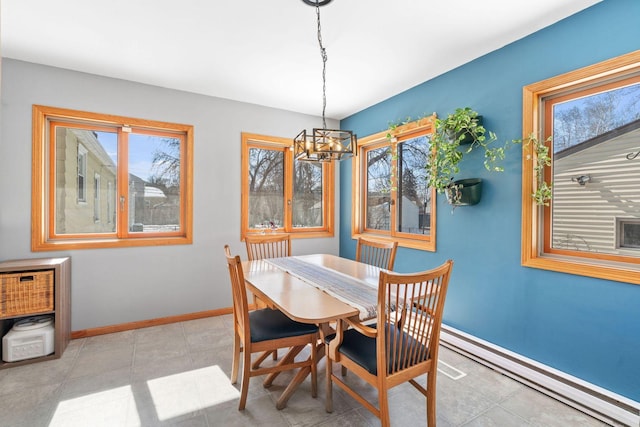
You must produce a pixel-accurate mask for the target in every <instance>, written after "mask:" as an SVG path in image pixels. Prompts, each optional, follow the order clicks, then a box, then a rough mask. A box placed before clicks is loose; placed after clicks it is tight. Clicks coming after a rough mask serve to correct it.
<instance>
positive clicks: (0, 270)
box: [0, 257, 71, 369]
mask: <svg viewBox="0 0 640 427" xmlns="http://www.w3.org/2000/svg"><path fill="white" fill-rule="evenodd" d="M22 277H27V278H28V280H33V279H32V277H36V278H42V280H43V281H49V280H50V278H51V277H53V287H52V291H53V304H47V303H42V301H41V300H40V299H38V300H36V302H35V303H27V304H23V303H22V301H16V298H22V297H20V296H19V295H18V294H17V293H14V294H13V295H11V296H10V298H12V299H13V301H12V304H13V305H11V304H8V303H7V302H8V301H5V299H6V298H7V296H6V294H3V295H0V297H1V298H3V299H2V300H0V304H3V305H2V307H0V308H1V309H0V337H4V335H5V334H6V333H7V332H9V331H10V330H11V328H12V327H13V324H14V323H15V322H16V321H18V320H20V319H22V318H25V317H31V316H35V315H38V316H39V315H44V314H50V315H53V316H54V351H53V354H50V355H48V356H42V357H37V358H33V359H26V360H20V361H17V362H10V363H9V362H4V361H2V360H0V369H3V368H8V367H13V366H20V365H25V364H28V363H34V362H39V361H42V360H49V359H58V358H60V357H61V356H62V353H63V352H64V350H65V348H66V347H67V344H69V340H70V337H71V258H68V257H65V258H35V259H21V260H13V261H4V262H0V279H5V282H4V283H10V282H11V281H13V280H20V278H22ZM47 283H48V282H47ZM39 289H40V290H39V291H38V292H44V293H46V292H48V289H49V288H47V287H46V286H44V284H43V285H42V286H41V287H40V288H39ZM0 292H2V289H0ZM16 295H18V296H16ZM25 298H26V297H25ZM16 307H19V308H16ZM25 307H26V308H25ZM1 346H2V341H1V340H0V350H1ZM0 353H1V352H0Z"/></svg>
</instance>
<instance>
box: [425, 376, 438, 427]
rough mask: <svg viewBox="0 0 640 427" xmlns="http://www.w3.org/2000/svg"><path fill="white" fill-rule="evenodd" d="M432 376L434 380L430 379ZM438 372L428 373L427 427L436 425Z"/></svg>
mask: <svg viewBox="0 0 640 427" xmlns="http://www.w3.org/2000/svg"><path fill="white" fill-rule="evenodd" d="M431 377H433V378H434V381H429V380H430V379H431ZM435 377H436V373H435V372H434V373H432V374H427V427H436V382H435Z"/></svg>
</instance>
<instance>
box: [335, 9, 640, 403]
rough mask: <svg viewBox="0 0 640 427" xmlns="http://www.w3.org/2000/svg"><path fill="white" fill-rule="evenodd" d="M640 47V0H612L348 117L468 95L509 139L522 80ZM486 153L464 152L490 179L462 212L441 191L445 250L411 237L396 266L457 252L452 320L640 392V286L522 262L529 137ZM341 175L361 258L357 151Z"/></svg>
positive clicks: (344, 226) (348, 253) (514, 131)
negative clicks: (354, 215) (496, 165)
mask: <svg viewBox="0 0 640 427" xmlns="http://www.w3.org/2000/svg"><path fill="white" fill-rule="evenodd" d="M479 31H482V29H481V28H480V29H479ZM638 49H640V1H638V0H605V1H603V2H601V3H598V4H596V5H595V6H593V7H591V8H589V9H586V10H584V11H582V12H580V13H578V14H575V15H573V16H571V17H569V18H567V19H565V20H563V21H560V22H558V23H556V24H554V25H552V26H550V27H547V28H545V29H543V30H541V31H539V32H537V33H535V34H532V35H530V36H528V37H526V38H524V39H521V40H519V41H517V42H514V43H512V44H510V45H507V46H505V47H503V48H502V49H499V50H497V51H494V52H492V53H490V54H487V55H485V56H483V57H481V58H479V59H477V60H474V61H472V62H470V63H468V64H465V65H463V66H461V67H459V68H457V69H455V70H452V71H450V72H448V73H446V74H444V75H441V76H439V77H437V78H434V79H432V80H429V81H426V82H424V83H422V84H420V85H419V86H416V87H414V88H412V89H410V90H407V91H406V92H403V93H400V94H398V95H396V96H394V97H392V98H390V99H388V100H386V101H384V102H381V103H379V104H377V105H374V106H372V107H370V108H368V109H366V110H364V111H361V112H359V113H357V114H354V115H352V116H350V117H347V118H346V119H344V120H343V121H342V122H341V127H342V128H343V129H351V130H353V131H355V132H356V133H357V134H358V135H360V136H366V135H370V134H373V133H376V132H380V131H383V130H385V129H386V128H387V126H388V123H389V122H395V121H398V120H399V119H404V118H406V117H407V116H410V117H413V118H417V117H419V116H422V115H424V114H425V113H426V114H430V113H432V112H434V111H435V112H436V113H437V114H438V115H439V116H441V117H442V116H445V115H447V114H449V113H451V112H453V110H455V108H457V107H464V106H469V107H471V108H473V109H475V110H477V111H478V112H479V113H480V114H482V115H483V119H484V125H485V127H486V128H487V129H490V130H493V131H494V132H496V134H497V135H498V140H499V141H502V142H504V141H507V140H512V139H514V138H520V137H521V136H522V87H523V86H525V85H528V84H531V83H534V82H537V81H540V80H544V79H547V78H550V77H553V76H556V75H558V74H562V73H565V72H568V71H572V70H575V69H578V68H581V67H584V66H587V65H591V64H594V63H597V62H600V61H603V60H606V59H610V58H614V57H616V56H619V55H622V54H625V53H629V52H632V51H635V50H638ZM354 54H355V52H354ZM416 54H423V55H429V52H428V49H427V48H425V49H424V51H423V52H416ZM433 60H434V61H436V60H437V58H433ZM482 160H483V159H482V153H471V155H469V156H468V157H467V156H465V159H464V160H463V164H462V172H461V173H460V174H459V175H458V177H457V178H472V177H480V178H482V179H483V180H484V183H483V185H484V188H483V194H482V200H481V202H480V203H479V204H478V205H476V206H470V207H460V208H458V209H456V210H455V212H454V213H453V214H452V213H451V209H450V207H449V206H448V205H447V204H446V202H445V201H444V199H443V196H440V195H439V196H438V201H437V251H436V252H425V251H418V250H413V249H407V248H400V249H399V250H398V255H397V258H396V269H397V270H398V271H402V272H409V271H417V270H423V269H427V268H431V267H434V266H436V265H438V264H439V263H441V262H443V261H444V260H446V259H448V258H451V259H453V260H454V262H455V264H454V268H453V274H452V279H451V284H450V287H449V294H448V296H447V303H446V309H445V315H444V322H445V323H446V324H448V325H450V326H452V327H455V328H458V329H460V330H463V331H465V332H468V333H470V334H473V335H475V336H477V337H479V338H482V339H484V340H487V341H490V342H492V343H494V344H496V345H499V346H501V347H504V348H507V349H509V350H511V351H514V352H517V353H519V354H522V355H524V356H526V357H528V358H531V359H534V360H537V361H539V362H541V363H544V364H546V365H549V366H551V367H554V368H556V369H559V370H561V371H564V372H567V373H569V374H571V375H574V376H576V377H578V378H581V379H583V380H585V381H588V382H591V383H593V384H596V385H598V386H600V387H603V388H605V389H608V390H611V391H613V392H615V393H618V394H620V395H623V396H626V397H628V398H630V399H633V400H635V401H640V286H639V285H632V284H626V283H618V282H612V281H607V280H600V279H592V278H587V277H582V276H574V275H569V274H563V273H556V272H549V271H543V270H538V269H531V268H525V267H522V266H521V265H520V215H521V172H522V167H521V147H520V146H515V147H512V148H511V149H510V150H509V152H508V153H507V159H506V161H505V162H504V166H505V169H506V170H505V172H503V173H489V172H487V171H485V169H484V167H483V165H482ZM340 177H341V180H340V224H341V225H340V255H341V256H345V257H349V258H353V257H354V256H355V241H354V240H352V239H351V208H352V206H351V164H350V162H342V163H341V165H340Z"/></svg>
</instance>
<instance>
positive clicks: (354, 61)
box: [0, 0, 600, 119]
mask: <svg viewBox="0 0 640 427" xmlns="http://www.w3.org/2000/svg"><path fill="white" fill-rule="evenodd" d="M1 1H2V3H1V5H0V7H1V9H0V16H1V35H0V37H1V39H0V40H1V43H2V44H1V48H2V55H3V56H4V57H8V58H14V59H19V60H23V61H29V62H35V63H40V64H46V65H51V66H55V67H61V68H67V69H71V70H77V71H83V72H87V73H92V74H99V75H104V76H109V77H115V78H120V79H125V80H131V81H136V82H141V83H147V84H151V85H156V86H162V87H166V88H172V89H179V90H184V91H189V92H194V93H200V94H205V95H211V96H217V97H221V98H228V99H233V100H238V101H243V102H249V103H254V104H260V105H265V106H269V107H275V108H281V109H285V110H291V111H297V112H301V113H307V114H312V115H316V116H319V115H321V113H322V59H321V56H320V49H319V47H318V39H317V33H316V31H317V27H316V25H317V24H316V13H315V8H314V7H311V6H308V5H306V4H305V3H304V2H303V1H302V0H270V1H265V0H244V1H242V0H227V1H222V0H109V1H105V0H103V1H87V0H58V1H51V0H1ZM598 1H600V0H536V1H512V0H483V1H478V0H447V1H443V0H431V1H424V0H334V1H333V2H332V3H331V4H328V5H326V6H323V7H321V8H320V15H321V26H322V40H323V44H324V46H325V48H326V51H327V55H328V60H327V74H326V76H327V77H326V78H327V109H326V116H327V117H328V118H335V119H342V118H344V117H346V116H349V115H351V114H353V113H356V112H358V111H360V110H362V109H364V108H366V107H369V106H371V105H373V104H376V103H378V102H380V101H382V100H384V99H386V98H389V97H390V96H393V95H395V94H397V93H399V92H402V91H404V90H406V89H409V88H411V87H413V86H415V85H417V84H419V83H422V82H424V81H426V80H429V79H431V78H433V77H435V76H438V75H440V74H442V73H444V72H446V71H448V70H451V69H453V68H455V67H457V66H459V65H462V64H464V63H466V62H469V61H471V60H473V59H475V58H478V57H480V56H482V55H484V54H486V53H488V52H491V51H493V50H496V49H499V48H500V47H502V46H505V45H506V44H508V43H511V42H513V41H515V40H518V39H520V38H522V37H524V36H526V35H528V34H531V33H533V32H535V31H537V30H539V29H541V28H544V27H546V26H548V25H551V24H553V23H554V22H557V21H559V20H561V19H563V18H565V17H567V16H569V15H572V14H574V13H576V12H578V11H580V10H582V9H585V8H587V7H589V6H591V5H593V4H595V3H597V2H598Z"/></svg>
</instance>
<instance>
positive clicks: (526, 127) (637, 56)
mask: <svg viewBox="0 0 640 427" xmlns="http://www.w3.org/2000/svg"><path fill="white" fill-rule="evenodd" d="M636 73H640V50H639V51H635V52H631V53H629V54H626V55H622V56H619V57H616V58H613V59H610V60H607V61H604V62H600V63H598V64H594V65H591V66H587V67H584V68H581V69H578V70H575V71H571V72H568V73H565V74H562V75H559V76H556V77H552V78H550V79H546V80H543V81H540V82H537V83H534V84H531V85H528V86H525V87H524V88H523V124H522V130H523V138H526V137H527V136H528V135H531V134H534V135H536V136H537V137H538V139H539V140H546V137H547V136H548V135H544V134H543V132H544V130H543V129H542V124H543V120H542V119H543V117H544V116H543V115H544V114H545V112H544V109H543V102H542V100H543V99H544V98H548V97H550V96H553V95H554V94H556V93H562V92H567V91H579V90H588V88H589V87H590V86H593V85H599V86H602V85H605V84H606V82H608V81H610V80H612V79H624V78H625V77H626V76H631V75H633V74H636ZM534 161H535V158H534V152H533V147H532V144H529V145H525V146H524V147H523V150H522V233H521V234H522V246H521V264H522V265H523V266H526V267H532V268H539V269H543V270H550V271H558V272H562V273H568V274H575V275H580V276H587V277H595V278H601V279H608V280H614V281H619V282H625V283H634V284H640V274H639V273H640V266H638V259H637V258H636V259H634V261H633V262H629V259H628V258H627V259H626V260H625V257H624V256H616V257H615V260H612V259H611V257H609V256H597V255H595V256H594V255H593V254H591V255H586V254H584V253H581V252H576V251H557V250H556V251H554V252H555V253H547V252H546V251H545V249H544V245H545V238H544V233H545V231H544V228H545V225H544V223H545V222H548V221H544V219H545V218H549V214H550V213H549V212H550V211H549V209H548V208H541V207H539V206H537V205H536V204H535V202H534V200H533V199H532V197H531V194H532V193H533V192H534V191H535V190H536V184H537V183H536V180H535V173H534ZM548 173H550V172H548ZM549 176H550V175H549ZM549 176H548V177H549ZM625 261H626V262H625Z"/></svg>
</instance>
